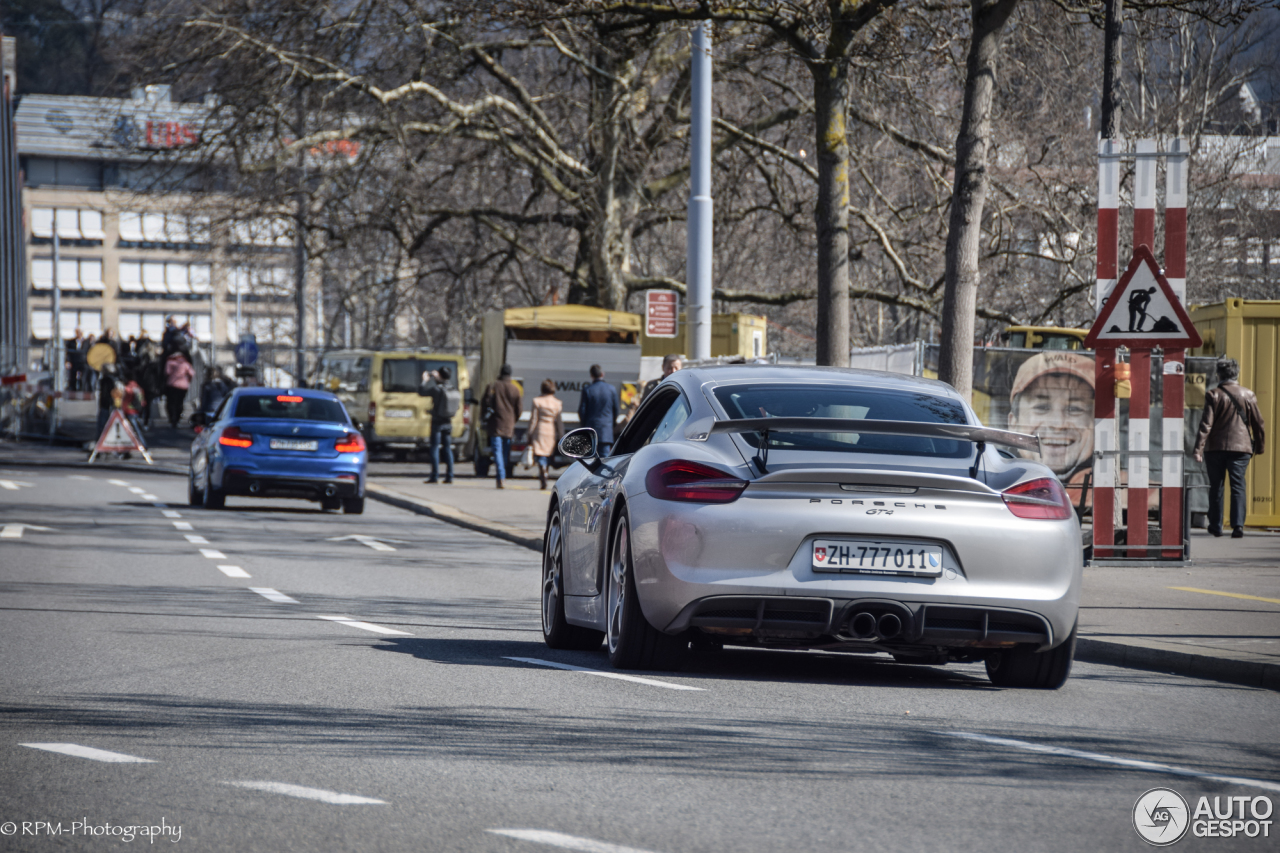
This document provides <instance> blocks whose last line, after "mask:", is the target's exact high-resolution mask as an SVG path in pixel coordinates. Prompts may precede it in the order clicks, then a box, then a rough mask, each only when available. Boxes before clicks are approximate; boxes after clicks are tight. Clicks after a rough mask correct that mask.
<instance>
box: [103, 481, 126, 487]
mask: <svg viewBox="0 0 1280 853" xmlns="http://www.w3.org/2000/svg"><path fill="white" fill-rule="evenodd" d="M107 482H108V483H110V484H111V485H113V486H127V485H129V481H128V480H107Z"/></svg>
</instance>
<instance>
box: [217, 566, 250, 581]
mask: <svg viewBox="0 0 1280 853" xmlns="http://www.w3.org/2000/svg"><path fill="white" fill-rule="evenodd" d="M218 571H220V572H222V573H223V574H224V575H226V576H227V577H229V578H247V577H249V573H248V572H246V571H245V570H244V569H242V568H240V567H239V566H218Z"/></svg>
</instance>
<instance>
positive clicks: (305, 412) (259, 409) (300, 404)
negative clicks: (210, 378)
mask: <svg viewBox="0 0 1280 853" xmlns="http://www.w3.org/2000/svg"><path fill="white" fill-rule="evenodd" d="M232 417H235V418H276V419H285V420H292V421H331V422H335V423H340V424H345V423H347V410H346V409H344V408H343V407H342V404H341V403H339V402H338V401H337V400H326V399H324V398H321V397H291V396H288V395H278V394H270V395H268V394H243V395H241V396H240V398H239V399H238V400H236V411H235V414H233V415H232Z"/></svg>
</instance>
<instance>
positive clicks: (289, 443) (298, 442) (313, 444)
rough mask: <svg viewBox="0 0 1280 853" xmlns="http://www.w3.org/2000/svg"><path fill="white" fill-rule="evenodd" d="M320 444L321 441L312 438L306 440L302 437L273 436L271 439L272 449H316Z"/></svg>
mask: <svg viewBox="0 0 1280 853" xmlns="http://www.w3.org/2000/svg"><path fill="white" fill-rule="evenodd" d="M319 446H320V442H318V441H316V440H315V439H312V440H310V441H306V440H304V439H300V438H273V439H271V449H272V450H315V449H316V448H318V447H319Z"/></svg>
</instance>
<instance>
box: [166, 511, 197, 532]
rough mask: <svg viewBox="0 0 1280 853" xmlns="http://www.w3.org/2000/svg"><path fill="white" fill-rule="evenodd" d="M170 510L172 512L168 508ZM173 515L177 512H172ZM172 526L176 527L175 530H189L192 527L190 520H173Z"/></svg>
mask: <svg viewBox="0 0 1280 853" xmlns="http://www.w3.org/2000/svg"><path fill="white" fill-rule="evenodd" d="M170 512H172V510H170ZM174 515H177V513H174ZM173 526H174V528H176V529H177V530H191V529H192V527H191V522H189V521H175V522H174V523H173Z"/></svg>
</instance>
